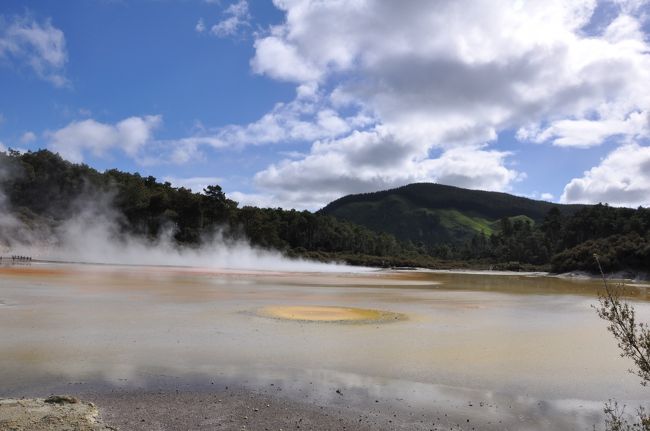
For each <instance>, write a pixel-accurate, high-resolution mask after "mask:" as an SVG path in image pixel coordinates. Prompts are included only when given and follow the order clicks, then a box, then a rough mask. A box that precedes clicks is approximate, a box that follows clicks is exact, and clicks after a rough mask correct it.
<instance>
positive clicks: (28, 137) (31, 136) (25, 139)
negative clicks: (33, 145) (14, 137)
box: [20, 131, 36, 144]
mask: <svg viewBox="0 0 650 431" xmlns="http://www.w3.org/2000/svg"><path fill="white" fill-rule="evenodd" d="M35 140H36V134H35V133H34V132H29V131H28V132H25V133H23V135H22V136H21V137H20V142H21V143H23V144H29V143H30V142H34V141H35Z"/></svg>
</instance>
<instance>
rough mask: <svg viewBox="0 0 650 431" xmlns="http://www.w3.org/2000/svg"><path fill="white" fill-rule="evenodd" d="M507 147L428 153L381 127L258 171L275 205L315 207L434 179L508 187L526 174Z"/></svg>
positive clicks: (487, 187)
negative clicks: (509, 163)
mask: <svg viewBox="0 0 650 431" xmlns="http://www.w3.org/2000/svg"><path fill="white" fill-rule="evenodd" d="M508 156H509V153H507V152H499V151H494V150H488V149H485V148H482V147H464V148H452V149H448V150H445V151H444V152H443V153H442V154H441V155H440V156H439V157H437V158H429V157H428V155H427V153H426V152H420V151H419V150H418V147H417V145H414V146H412V147H409V145H408V144H406V145H405V144H402V143H400V141H398V140H396V139H395V136H393V135H392V134H391V133H390V132H389V131H388V130H387V129H385V128H382V127H378V128H376V129H373V130H368V131H364V132H353V133H352V134H350V135H349V136H346V137H344V138H340V139H334V140H329V141H318V142H316V143H314V145H313V146H312V149H311V152H310V154H309V155H307V156H305V157H303V158H301V159H298V160H291V159H285V160H283V161H281V162H279V163H276V164H273V165H271V166H269V167H268V168H267V169H265V170H263V171H261V172H259V173H258V174H257V175H256V176H255V179H254V180H255V184H256V186H257V187H258V188H260V189H264V190H268V191H269V192H270V193H271V194H273V201H274V202H276V205H282V206H284V207H288V208H292V207H295V208H310V209H315V208H319V207H321V206H323V205H324V204H325V203H327V202H329V201H331V200H333V199H336V198H338V197H341V195H342V194H345V193H362V192H369V191H376V190H380V189H386V188H391V187H397V186H401V185H404V184H408V183H412V182H422V181H433V182H440V183H444V184H451V185H457V186H461V187H469V188H478V189H484V190H504V189H507V188H508V187H509V184H510V183H511V182H513V181H516V180H517V179H518V178H520V177H521V174H519V173H518V172H517V171H515V170H513V169H510V168H507V167H505V166H504V162H505V159H506V158H507V157H508Z"/></svg>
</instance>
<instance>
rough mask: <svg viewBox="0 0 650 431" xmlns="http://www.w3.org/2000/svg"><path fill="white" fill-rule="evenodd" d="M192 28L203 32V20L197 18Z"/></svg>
mask: <svg viewBox="0 0 650 431" xmlns="http://www.w3.org/2000/svg"><path fill="white" fill-rule="evenodd" d="M194 30H196V32H197V33H203V32H204V31H205V23H204V22H203V18H199V20H198V21H197V23H196V25H195V26H194Z"/></svg>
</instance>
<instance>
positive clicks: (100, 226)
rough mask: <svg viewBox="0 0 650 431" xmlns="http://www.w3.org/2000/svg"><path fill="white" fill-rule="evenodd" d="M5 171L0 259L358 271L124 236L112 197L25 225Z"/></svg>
mask: <svg viewBox="0 0 650 431" xmlns="http://www.w3.org/2000/svg"><path fill="white" fill-rule="evenodd" d="M7 175H8V174H7V172H6V170H5V171H3V170H2V167H1V166H0V256H5V257H7V256H9V255H22V256H31V257H32V258H33V259H40V260H51V261H61V262H82V263H102V264H119V265H170V266H196V267H208V268H215V269H217V268H218V269H246V270H270V271H297V272H350V271H358V270H360V268H352V267H349V266H346V265H338V264H326V263H320V262H314V261H308V260H304V259H290V258H288V257H286V256H283V255H282V254H281V253H280V252H277V251H271V250H265V249H261V248H257V247H253V246H251V245H250V244H249V243H248V242H247V241H245V240H241V239H240V240H235V239H230V238H229V237H227V236H224V235H223V233H222V232H216V233H215V234H214V235H212V236H211V237H210V238H207V239H204V241H203V242H202V245H201V246H198V247H191V246H179V245H178V244H177V243H176V242H175V241H174V239H173V233H174V229H173V227H170V228H168V229H166V230H165V231H164V232H163V233H162V234H161V235H160V236H159V237H157V238H155V239H153V240H151V239H147V238H144V237H141V236H136V235H126V234H124V233H123V232H122V231H121V229H120V226H119V220H120V217H121V216H120V214H118V213H117V212H116V211H115V210H113V209H112V204H111V201H112V199H111V196H109V195H106V194H97V193H88V194H87V195H86V196H84V197H82V198H80V199H78V200H77V201H76V202H74V203H73V204H71V205H70V208H71V210H70V213H71V214H72V215H71V216H70V217H69V218H68V219H67V220H66V221H65V222H63V223H62V224H60V225H58V226H56V227H54V228H50V227H49V226H44V225H43V223H40V224H39V223H32V225H30V224H28V223H27V222H24V221H22V220H20V219H19V218H18V217H17V216H16V214H15V213H14V212H13V211H11V208H10V205H9V202H8V199H7V197H6V196H5V194H4V192H3V188H4V184H3V183H4V180H6V179H7Z"/></svg>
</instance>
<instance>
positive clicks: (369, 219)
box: [320, 183, 582, 248]
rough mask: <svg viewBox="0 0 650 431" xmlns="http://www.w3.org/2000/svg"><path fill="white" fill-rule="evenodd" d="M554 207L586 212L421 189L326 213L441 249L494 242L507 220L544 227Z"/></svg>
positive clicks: (347, 200)
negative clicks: (480, 237) (485, 239)
mask: <svg viewBox="0 0 650 431" xmlns="http://www.w3.org/2000/svg"><path fill="white" fill-rule="evenodd" d="M553 207H558V208H559V209H560V211H561V212H562V213H563V214H564V215H570V214H573V213H575V212H576V211H577V210H579V209H580V208H581V207H582V206H581V205H559V204H553V203H550V202H544V201H536V200H533V199H527V198H523V197H519V196H513V195H509V194H507V193H496V192H486V191H480V190H467V189H461V188H458V187H452V186H445V185H441V184H431V183H418V184H410V185H407V186H404V187H399V188H396V189H392V190H385V191H381V192H375V193H364V194H356V195H349V196H345V197H343V198H341V199H338V200H336V201H334V202H332V203H330V204H329V205H327V206H326V207H325V208H323V209H322V210H320V212H321V213H322V214H326V215H332V216H334V217H336V218H339V219H341V220H346V221H350V222H352V223H355V224H359V225H362V226H366V227H368V228H370V229H372V230H374V231H377V232H386V233H389V234H392V235H394V236H395V237H397V238H399V239H402V240H408V241H411V242H413V243H414V244H421V245H424V246H425V247H427V248H430V247H433V246H435V245H439V244H440V243H451V244H460V243H462V242H465V241H468V240H470V239H471V238H472V237H474V236H476V234H481V233H484V234H485V235H486V236H490V235H492V234H493V233H495V232H498V231H499V230H500V229H501V219H503V218H509V219H511V221H512V222H513V223H514V222H515V221H517V220H520V221H528V222H530V223H531V224H535V223H540V222H541V221H542V220H543V219H544V217H545V216H546V214H548V212H549V210H550V209H551V208H553Z"/></svg>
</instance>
